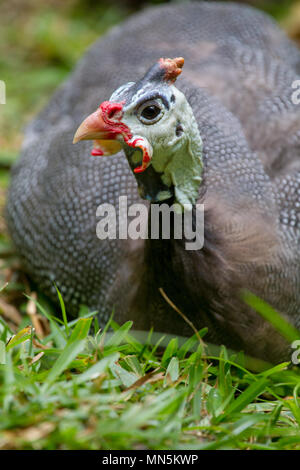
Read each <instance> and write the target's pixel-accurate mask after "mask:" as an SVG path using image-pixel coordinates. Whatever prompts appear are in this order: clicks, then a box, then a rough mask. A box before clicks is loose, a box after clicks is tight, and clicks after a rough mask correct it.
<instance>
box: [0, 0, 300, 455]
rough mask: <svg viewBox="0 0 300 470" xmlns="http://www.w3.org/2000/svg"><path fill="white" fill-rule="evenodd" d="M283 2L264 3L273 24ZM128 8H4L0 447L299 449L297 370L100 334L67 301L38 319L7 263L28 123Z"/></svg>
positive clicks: (22, 1) (197, 347) (25, 287)
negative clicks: (8, 218) (9, 199)
mask: <svg viewBox="0 0 300 470" xmlns="http://www.w3.org/2000/svg"><path fill="white" fill-rule="evenodd" d="M17 3H18V5H17ZM129 3H130V2H128V4H129ZM150 3H151V2H150ZM152 3H157V1H155V0H152ZM279 3H280V5H279ZM292 3H294V2H292V1H290V0H287V1H284V2H278V1H275V0H274V1H264V0H262V1H260V2H259V4H260V5H261V6H262V7H264V9H266V10H268V11H269V12H270V13H272V14H273V15H274V16H275V17H276V18H277V19H280V20H281V19H283V18H284V17H285V16H288V14H289V11H291V10H290V6H291V5H292ZM129 13H131V9H130V8H129V7H128V6H124V4H123V5H122V2H119V3H117V2H116V3H113V2H109V1H108V0H107V1H99V2H91V1H89V0H66V1H64V2H61V1H59V0H49V1H47V2H38V1H36V0H18V2H4V1H2V2H1V0H0V17H1V28H0V80H5V82H6V85H7V104H6V105H0V128H1V133H0V258H1V257H2V255H3V259H0V263H1V264H0V286H1V285H3V284H4V283H5V281H6V280H7V279H8V280H9V285H8V286H7V287H6V288H5V290H4V291H3V292H2V299H4V300H5V302H6V306H4V307H3V306H2V307H1V305H0V417H1V418H0V449H140V448H147V449H189V448H190V449H299V450H300V437H299V436H300V429H299V425H300V401H299V399H298V393H299V387H300V385H299V384H300V374H299V372H298V370H297V369H296V368H292V367H291V365H290V364H287V363H284V364H280V365H278V366H276V367H272V366H270V365H268V364H265V363H263V362H262V361H257V360H253V359H251V358H247V357H244V356H243V355H242V354H236V353H233V352H232V351H229V350H227V349H226V348H224V347H222V348H221V349H220V348H216V347H212V346H211V345H205V344H204V343H203V340H202V341H201V343H199V340H198V339H197V337H195V336H194V337H192V338H190V339H189V340H187V341H186V340H184V339H182V338H171V337H168V336H165V337H163V336H162V335H160V334H154V333H151V332H149V333H145V334H144V335H141V334H140V335H137V334H136V333H134V332H133V331H132V330H131V324H130V322H129V323H126V324H125V325H122V326H118V325H116V324H115V323H114V322H113V321H111V322H110V324H109V325H107V327H106V329H104V330H99V326H98V322H97V319H96V316H95V315H93V314H87V312H86V310H82V312H81V317H80V318H79V319H78V320H76V321H74V322H71V323H70V322H69V323H68V320H67V312H65V309H64V304H63V299H62V298H61V297H60V298H59V301H60V306H61V319H60V318H57V319H56V318H55V315H58V314H59V312H56V311H55V310H53V309H52V308H51V307H49V306H48V305H47V303H46V302H45V301H44V299H43V296H42V293H38V299H39V302H40V304H41V305H40V304H39V307H38V309H39V312H40V313H37V312H35V303H34V301H33V300H29V299H28V298H25V297H24V295H23V292H24V291H26V292H27V293H31V292H32V290H34V289H35V287H34V286H31V285H30V284H28V280H26V278H25V279H24V277H23V275H22V273H19V271H18V263H19V262H18V259H17V257H15V256H14V255H13V256H11V257H8V253H10V252H11V250H12V247H11V244H10V241H9V238H8V236H7V233H6V231H5V224H4V220H3V217H2V216H1V214H2V208H3V206H4V203H5V190H6V188H7V185H8V181H9V167H10V165H11V163H12V162H13V161H14V160H15V159H16V158H17V156H18V153H19V149H20V145H21V141H22V135H23V129H24V126H25V125H26V124H27V122H29V121H30V119H31V118H32V117H33V116H34V115H36V113H37V112H38V111H39V110H40V109H42V107H43V106H44V105H45V104H46V103H47V101H48V99H49V97H50V96H51V94H52V93H53V91H54V89H55V88H56V87H57V85H58V84H60V83H61V82H62V81H63V80H64V79H65V78H66V77H67V76H68V74H69V73H70V71H71V70H72V68H73V66H74V65H75V64H76V62H77V60H78V59H79V58H80V57H81V56H82V54H83V53H84V51H85V49H86V48H87V47H88V46H89V45H90V44H91V43H92V42H93V41H94V40H96V39H97V38H98V37H99V36H100V35H101V34H103V33H104V32H105V31H106V30H107V29H108V28H109V27H111V26H112V25H114V24H116V23H118V22H120V21H121V20H122V19H124V18H125V17H126V16H127V15H128V14H129ZM290 15H294V14H293V13H290ZM0 290H1V289H0ZM0 295H1V294H0ZM245 299H246V301H247V302H248V303H250V304H251V305H252V306H253V307H254V308H255V309H256V310H257V311H259V312H260V314H261V315H262V316H263V317H264V318H266V319H267V320H269V321H271V322H273V324H274V326H275V327H276V328H277V329H279V331H281V333H282V334H283V336H285V337H286V338H288V340H289V341H290V342H291V341H293V340H294V339H295V338H297V337H298V332H296V331H295V330H294V329H293V328H291V327H290V325H287V324H286V323H285V322H284V321H282V319H280V317H278V315H277V314H276V312H274V311H273V310H272V309H270V307H269V306H267V305H265V304H264V303H263V302H262V301H260V300H259V299H256V298H255V297H253V296H251V295H250V294H247V295H246V297H245ZM0 300H1V299H0ZM8 306H13V307H14V308H15V309H16V311H17V312H19V313H21V314H22V318H21V322H20V323H19V324H18V325H16V324H15V325H13V324H12V323H11V322H10V321H8V320H7V318H6V317H5V316H2V314H3V313H5V312H3V311H2V310H1V308H2V309H3V308H5V309H7V308H8ZM29 311H31V314H30V315H28V314H27V313H28V312H29ZM32 312H33V313H32ZM6 314H7V312H6ZM89 315H90V316H89ZM8 316H9V315H8ZM5 318H6V320H5ZM45 319H46V320H45ZM33 325H34V326H35V330H34V329H33ZM45 325H46V326H45ZM48 325H49V326H48ZM91 325H92V327H93V328H92V329H91V328H90V327H91ZM38 326H40V327H41V331H42V332H43V328H42V327H43V326H44V327H45V328H44V329H45V331H44V333H43V334H42V335H41V336H38V335H40V334H41V333H40V332H39V330H38ZM109 326H110V327H111V328H112V329H113V330H114V333H111V330H109V328H108V327H109ZM200 333H201V336H203V337H204V341H205V331H202V332H200Z"/></svg>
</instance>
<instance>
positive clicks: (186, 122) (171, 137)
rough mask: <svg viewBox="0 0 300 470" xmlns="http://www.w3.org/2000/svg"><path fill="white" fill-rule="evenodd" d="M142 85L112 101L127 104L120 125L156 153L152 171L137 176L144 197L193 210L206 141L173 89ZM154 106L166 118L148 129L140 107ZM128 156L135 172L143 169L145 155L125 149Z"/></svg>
mask: <svg viewBox="0 0 300 470" xmlns="http://www.w3.org/2000/svg"><path fill="white" fill-rule="evenodd" d="M146 76H147V74H146ZM138 83H140V86H138ZM138 83H133V82H129V83H127V84H125V85H123V86H122V87H120V88H119V89H118V90H116V91H115V92H114V93H113V94H112V96H111V97H110V100H111V101H124V114H123V117H122V122H124V123H125V124H126V125H127V126H128V127H129V129H130V130H131V132H132V134H133V135H134V136H135V135H136V136H142V137H143V139H144V140H145V141H146V142H147V143H148V145H149V147H150V148H151V149H152V152H153V155H152V160H151V165H150V166H149V167H148V168H147V169H146V170H145V171H144V172H143V173H142V174H140V175H139V176H137V175H135V176H136V179H137V183H138V186H139V191H140V195H141V196H142V197H143V198H145V199H149V200H150V201H153V202H158V201H163V200H166V199H169V198H170V197H172V196H174V197H175V202H177V203H178V204H179V205H180V206H182V207H184V206H186V207H191V206H192V205H194V204H195V202H196V200H197V197H198V193H199V186H200V184H201V181H202V171H203V163H202V139H201V136H200V133H199V129H198V125H197V122H196V119H195V117H194V114H193V111H192V108H191V107H190V105H189V103H188V102H187V100H186V98H185V96H184V94H183V93H182V92H181V91H179V90H178V89H177V88H176V87H175V86H174V85H168V84H166V83H164V82H163V83H156V82H154V83H152V82H148V81H145V80H144V79H143V80H142V81H141V82H138ZM154 100H156V101H157V102H159V103H160V106H161V107H162V109H163V115H162V117H161V119H160V120H159V121H158V122H157V123H154V124H153V125H145V124H144V123H142V122H140V121H139V120H138V118H137V110H138V109H139V106H140V105H141V104H142V103H145V102H147V101H149V102H150V101H151V102H152V101H154ZM124 150H125V153H126V156H127V158H128V161H129V164H130V167H131V168H132V169H134V168H135V167H136V166H138V165H139V164H140V161H141V152H140V151H139V150H137V151H135V152H133V151H132V149H131V148H129V147H128V146H126V145H125V148H124ZM150 168H151V169H150Z"/></svg>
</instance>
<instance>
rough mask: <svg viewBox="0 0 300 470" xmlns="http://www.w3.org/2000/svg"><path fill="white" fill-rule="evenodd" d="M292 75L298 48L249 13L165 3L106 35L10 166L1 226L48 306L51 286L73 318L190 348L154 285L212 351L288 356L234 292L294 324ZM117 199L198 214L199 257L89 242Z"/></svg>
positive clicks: (298, 129) (296, 111)
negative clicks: (225, 348)
mask: <svg viewBox="0 0 300 470" xmlns="http://www.w3.org/2000/svg"><path fill="white" fill-rule="evenodd" d="M174 57H175V58H176V59H166V58H174ZM181 57H184V59H185V65H184V68H183V71H182V75H181V76H180V77H179V78H177V76H178V75H179V73H180V72H181V69H182V66H183V60H182V59H181ZM160 58H161V59H160ZM159 59H160V60H159ZM299 72H300V53H299V51H298V49H297V47H296V46H295V45H294V44H293V43H292V42H291V41H289V40H288V39H287V38H286V36H285V35H284V33H283V32H281V31H280V29H279V28H278V27H277V26H276V24H275V23H274V22H273V21H272V20H271V19H270V18H269V17H268V16H266V15H265V14H263V13H260V12H258V11H256V10H255V9H253V8H250V7H245V6H239V5H237V4H231V3H226V4H224V3H217V2H213V3H210V2H209V3H206V2H201V3H190V4H186V3H185V4H181V5H171V6H161V7H157V8H152V9H147V10H145V11H144V12H142V13H139V14H137V15H135V16H132V17H131V18H130V19H129V20H127V21H125V22H124V23H123V24H122V25H121V26H118V27H115V28H114V29H113V30H112V31H111V32H109V33H108V34H107V35H106V37H104V38H101V40H99V42H97V43H96V44H95V45H93V47H92V48H91V49H90V50H89V51H88V52H87V54H86V55H85V56H84V58H83V59H82V60H81V62H80V63H79V64H78V66H77V68H76V69H75V71H74V72H73V74H72V75H71V76H70V78H69V79H68V80H67V82H66V83H65V84H64V85H63V86H62V87H60V89H59V90H58V91H57V92H56V93H55V95H54V96H53V98H52V100H51V101H50V103H49V105H48V106H47V107H46V108H45V109H44V111H42V113H41V114H40V115H39V116H38V118H37V119H35V121H34V122H33V123H32V124H31V125H30V126H29V127H28V129H27V131H26V135H25V141H24V145H23V150H22V155H21V158H20V160H19V161H18V163H17V164H16V165H15V167H14V169H13V174H12V183H11V188H10V191H9V197H8V202H7V220H8V225H9V230H10V233H11V235H12V238H13V240H14V243H15V245H16V247H17V249H18V252H19V253H20V255H21V256H22V259H23V261H24V265H25V267H26V268H27V270H28V272H29V273H30V274H31V276H32V277H33V279H34V280H35V281H36V282H37V283H38V284H39V285H41V287H42V288H43V289H44V290H45V292H47V293H48V294H49V295H50V296H52V297H53V298H55V297H56V291H55V286H54V281H55V282H56V284H57V286H58V287H59V289H60V291H61V293H62V295H63V297H64V300H65V302H66V304H67V307H68V311H69V312H70V313H75V314H76V312H77V311H78V306H79V305H80V304H86V305H88V306H89V307H90V308H93V309H97V310H98V311H99V318H100V320H101V322H102V324H103V323H105V321H106V320H107V319H108V317H109V315H110V314H111V312H112V310H113V309H115V319H116V320H117V321H119V322H122V321H124V320H127V319H132V320H133V321H134V326H135V328H137V329H148V328H150V327H151V326H154V327H155V329H156V330H157V331H165V332H170V333H175V334H181V335H190V334H191V333H192V330H191V329H190V326H189V325H188V324H187V323H186V322H184V320H183V319H182V318H181V317H180V316H179V315H178V314H177V313H176V312H175V311H174V309H172V308H171V306H170V305H169V303H167V302H166V300H165V298H163V297H162V295H161V291H160V290H159V289H160V288H162V289H163V291H164V292H165V294H166V295H167V296H168V297H169V299H170V300H171V301H172V302H173V303H174V304H175V305H176V306H177V307H178V309H180V310H181V311H182V312H183V313H184V314H185V315H186V316H187V317H188V318H189V320H190V321H191V322H193V324H194V325H195V327H196V328H197V329H199V328H201V327H203V326H207V327H208V336H207V338H208V339H209V340H210V341H214V342H217V343H225V344H227V345H229V346H232V347H234V348H236V349H244V350H245V351H246V352H247V353H250V354H253V355H256V356H260V357H263V358H264V359H268V360H271V361H276V360H281V359H283V358H285V357H287V356H288V354H289V352H288V351H289V345H288V344H287V343H286V342H285V341H284V340H283V339H282V338H281V336H280V335H279V334H278V333H276V332H275V330H274V329H273V327H271V326H270V325H269V324H267V323H266V322H264V321H263V320H262V318H261V317H260V316H259V315H258V314H257V313H256V312H255V311H254V310H253V309H251V308H250V307H249V306H247V305H246V303H245V302H244V300H243V298H242V296H241V292H242V290H243V289H249V290H250V291H252V292H254V293H255V294H256V295H257V296H259V297H261V298H262V299H264V300H265V301H266V302H268V303H269V304H270V305H271V306H272V307H273V308H275V309H276V310H277V311H278V312H280V313H281V314H282V315H284V316H285V318H287V319H288V320H289V321H290V322H291V323H293V324H294V325H296V326H300V249H299V240H300V223H299V216H300V119H299V118H300V108H299V105H296V104H294V103H293V100H292V98H291V97H292V93H293V91H294V90H293V88H292V84H293V83H294V82H295V80H296V79H297V78H298V76H299ZM176 78H177V80H176ZM175 80H176V83H175ZM109 97H110V98H109ZM101 103H102V104H101ZM100 104H101V106H100V107H99V108H98V109H97V111H95V109H96V108H97V106H99V105H100ZM92 112H93V114H92V115H91V113H92ZM88 115H91V116H90V117H89V118H87V119H86V120H85V121H84V123H83V124H82V125H81V126H80V127H79V130H78V131H77V134H76V136H75V141H79V140H82V142H80V143H78V144H76V145H73V143H72V141H73V136H74V134H75V131H76V129H77V128H78V126H79V125H80V123H81V122H82V121H83V120H84V119H85V118H86V117H87V116H88ZM88 139H94V140H95V143H94V147H93V148H94V150H93V154H94V156H93V157H90V156H89V153H90V151H91V148H92V145H91V142H89V141H88ZM113 153H115V154H114V155H113V156H105V155H106V154H113ZM103 154H104V156H103V157H101V155H103ZM120 196H123V197H124V196H127V203H128V206H130V205H131V204H133V203H143V204H144V205H145V207H146V208H147V209H149V207H150V205H151V207H154V206H156V207H160V206H161V204H166V205H167V206H170V205H171V204H173V203H177V204H178V205H179V206H180V207H181V210H183V212H184V210H185V209H184V208H185V206H188V205H189V204H190V205H192V206H194V207H193V209H191V210H190V213H192V217H194V218H195V217H196V215H195V204H196V203H197V204H200V203H203V204H204V209H205V213H204V246H203V248H202V249H199V250H187V249H186V240H185V239H182V238H181V239H180V238H178V239H177V238H176V237H175V236H174V233H173V232H172V236H171V238H170V239H163V238H162V237H161V236H160V237H159V238H158V239H151V238H148V239H138V240H132V239H120V238H119V237H116V238H115V239H111V238H107V239H102V240H101V239H99V238H98V237H97V236H96V227H97V223H98V221H99V213H98V216H97V215H96V211H97V208H98V207H99V206H100V205H101V204H102V205H103V204H105V203H107V204H108V203H110V204H113V205H114V207H115V208H116V209H117V210H118V208H119V197H120ZM187 210H188V209H187ZM179 214H180V210H178V213H177V216H178V215H179ZM172 217H173V218H175V217H176V215H175V213H174V215H173V216H172ZM124 238H125V237H124Z"/></svg>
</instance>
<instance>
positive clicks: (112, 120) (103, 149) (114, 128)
mask: <svg viewBox="0 0 300 470" xmlns="http://www.w3.org/2000/svg"><path fill="white" fill-rule="evenodd" d="M122 109H123V104H122V103H113V102H110V101H104V102H103V103H102V104H101V105H100V106H99V108H98V109H97V111H95V112H94V113H92V114H90V116H88V117H87V118H86V119H85V120H84V121H83V122H82V123H81V124H80V126H79V127H78V129H77V131H76V133H75V135H74V139H73V144H76V143H77V142H79V141H80V140H94V148H93V150H92V152H91V154H92V155H93V156H101V155H113V154H114V153H117V152H119V151H120V150H121V148H122V144H121V142H120V141H122V140H124V138H126V137H127V136H128V138H130V137H131V133H130V130H129V128H128V127H127V126H126V125H125V124H123V123H122V122H121V118H122V115H123V111H122Z"/></svg>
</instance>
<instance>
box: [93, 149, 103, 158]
mask: <svg viewBox="0 0 300 470" xmlns="http://www.w3.org/2000/svg"><path fill="white" fill-rule="evenodd" d="M91 155H92V156H93V157H101V156H102V155H104V152H103V151H102V150H101V149H97V148H95V149H93V150H92V151H91Z"/></svg>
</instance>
